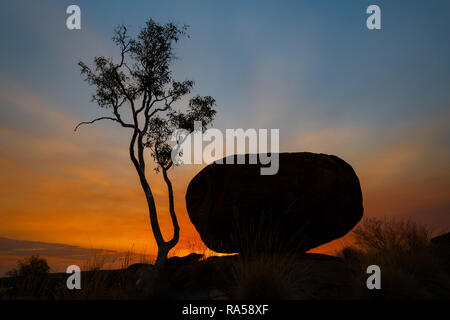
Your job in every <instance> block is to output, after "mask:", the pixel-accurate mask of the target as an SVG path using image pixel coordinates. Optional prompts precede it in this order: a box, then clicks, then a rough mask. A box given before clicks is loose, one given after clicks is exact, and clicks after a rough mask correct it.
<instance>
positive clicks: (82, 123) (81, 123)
mask: <svg viewBox="0 0 450 320" xmlns="http://www.w3.org/2000/svg"><path fill="white" fill-rule="evenodd" d="M100 120H111V121H115V122H118V123H120V121H119V120H117V119H116V118H111V117H100V118H97V119H94V120H92V121H83V122H80V123H79V124H77V126H76V127H75V129H74V130H73V131H77V129H78V127H80V126H82V125H84V124H93V123H94V122H97V121H100Z"/></svg>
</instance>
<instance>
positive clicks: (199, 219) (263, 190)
mask: <svg viewBox="0 0 450 320" xmlns="http://www.w3.org/2000/svg"><path fill="white" fill-rule="evenodd" d="M246 160H247V161H246V164H236V161H235V164H217V163H212V164H210V165H208V166H206V167H205V168H204V169H203V170H202V171H200V173H198V174H197V175H196V176H195V177H194V178H193V179H192V181H191V182H190V183H189V186H188V189H187V193H186V205H187V211H188V214H189V217H190V219H191V221H192V223H193V224H194V226H195V228H196V229H197V231H198V232H199V234H200V236H201V238H202V240H203V242H204V243H205V244H206V245H207V246H208V247H209V248H210V249H212V250H214V251H216V252H223V253H234V252H241V253H247V252H249V251H255V250H256V251H262V250H263V251H264V250H276V251H278V252H280V251H283V252H304V251H307V250H309V249H311V248H314V247H317V246H319V245H321V244H324V243H327V242H329V241H331V240H334V239H337V238H340V237H342V236H343V235H345V234H346V233H347V232H348V231H350V230H351V229H352V228H353V227H354V226H355V225H356V223H357V222H358V221H359V220H360V219H361V217H362V215H363V200H362V194H361V187H360V184H359V180H358V177H357V176H356V174H355V172H354V170H353V169H352V167H351V166H350V165H349V164H348V163H346V162H345V161H344V160H342V159H340V158H338V157H336V156H333V155H326V154H314V153H307V152H299V153H281V154H279V170H278V173H277V174H275V175H261V174H260V173H261V172H260V168H261V164H248V155H247V159H246Z"/></svg>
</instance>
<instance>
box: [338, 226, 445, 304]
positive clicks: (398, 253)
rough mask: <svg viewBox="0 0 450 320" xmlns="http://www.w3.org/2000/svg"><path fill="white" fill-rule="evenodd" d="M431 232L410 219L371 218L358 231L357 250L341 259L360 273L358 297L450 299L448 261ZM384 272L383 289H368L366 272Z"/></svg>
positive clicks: (344, 251) (382, 277) (356, 230)
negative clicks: (376, 269) (374, 269)
mask: <svg viewBox="0 0 450 320" xmlns="http://www.w3.org/2000/svg"><path fill="white" fill-rule="evenodd" d="M430 234H431V232H430V230H428V229H427V228H425V227H423V226H419V225H417V224H416V223H413V222H411V221H407V220H397V219H384V220H380V219H367V220H365V221H364V222H363V223H361V224H360V225H359V226H358V227H357V228H356V229H355V231H354V235H355V240H356V247H348V248H345V249H344V250H343V251H342V252H341V256H342V257H343V258H344V259H345V261H346V262H347V263H349V264H350V265H351V266H352V267H353V268H354V270H355V272H356V273H357V277H356V278H355V289H356V291H355V295H356V296H355V297H356V298H379V299H435V298H448V297H449V296H450V277H449V274H448V273H447V272H446V267H447V266H448V261H445V260H444V259H442V257H441V256H440V255H439V254H438V253H436V252H435V250H434V248H433V247H432V246H431V244H430ZM369 265H378V266H379V267H380V269H381V290H368V289H367V287H366V279H367V277H368V275H367V273H366V269H367V267H368V266H369Z"/></svg>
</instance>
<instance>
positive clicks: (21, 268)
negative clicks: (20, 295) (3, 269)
mask: <svg viewBox="0 0 450 320" xmlns="http://www.w3.org/2000/svg"><path fill="white" fill-rule="evenodd" d="M49 270H50V267H49V266H48V264H47V260H45V259H44V258H41V257H39V256H37V255H34V256H30V257H28V258H24V259H22V260H19V261H17V268H14V269H12V270H10V271H8V272H7V275H9V276H10V277H28V276H43V275H47V274H48V272H49Z"/></svg>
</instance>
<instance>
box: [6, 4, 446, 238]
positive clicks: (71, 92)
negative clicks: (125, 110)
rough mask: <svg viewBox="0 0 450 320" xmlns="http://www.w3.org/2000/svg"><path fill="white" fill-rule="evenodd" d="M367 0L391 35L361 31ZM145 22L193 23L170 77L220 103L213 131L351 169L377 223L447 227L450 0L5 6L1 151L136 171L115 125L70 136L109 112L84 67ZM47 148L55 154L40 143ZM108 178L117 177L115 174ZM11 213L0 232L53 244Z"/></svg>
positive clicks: (16, 159) (21, 161) (25, 163)
mask: <svg viewBox="0 0 450 320" xmlns="http://www.w3.org/2000/svg"><path fill="white" fill-rule="evenodd" d="M69 4H78V5H79V6H80V8H81V13H82V30H81V31H69V30H67V29H66V27H65V20H66V17H67V15H66V13H65V9H66V7H67V6H68V5H69ZM370 4H377V5H379V6H380V7H381V17H382V30H376V31H370V30H368V29H367V28H366V24H365V21H366V18H367V15H366V13H365V11H366V8H367V6H368V5H370ZM150 17H151V18H153V19H155V20H157V21H159V22H166V21H168V20H171V21H174V22H177V23H180V24H182V23H186V24H188V25H190V29H189V30H190V31H189V33H190V36H191V38H190V39H188V40H186V41H182V42H180V43H179V45H177V54H178V56H179V57H180V60H179V61H177V62H176V63H175V65H174V72H175V75H176V76H177V77H179V78H180V79H185V78H192V79H194V80H195V81H196V88H195V93H199V94H202V95H212V96H213V97H214V98H215V99H216V100H217V109H218V115H217V118H216V121H215V126H216V127H218V128H239V127H242V128H250V127H254V128H280V138H281V151H314V152H324V153H332V154H336V155H338V156H340V157H342V158H343V159H345V160H347V161H348V162H349V163H350V164H352V165H353V167H354V168H355V169H356V170H357V173H358V174H359V176H360V179H361V181H362V185H363V191H364V193H365V204H366V213H367V214H368V215H369V216H370V215H382V214H387V215H390V214H397V213H398V214H401V215H412V216H414V217H419V218H418V219H419V220H420V219H422V220H427V219H431V220H432V222H433V224H435V225H445V226H447V227H450V221H449V217H448V214H446V213H448V209H449V208H450V203H449V200H448V199H449V195H450V186H449V184H450V177H449V167H448V163H450V162H449V160H450V159H449V143H450V140H449V136H450V135H449V127H448V120H450V119H449V118H450V113H449V110H450V59H449V57H450V41H449V31H450V2H449V1H445V0H442V1H440V0H434V1H425V0H420V1H363V0H358V1H357V0H352V1H350V0H349V1H318V0H310V1H222V2H219V1H119V0H116V1H23V0H18V1H2V2H1V4H0V34H1V39H2V48H3V50H1V51H0V85H1V88H0V99H1V100H0V103H1V109H0V128H3V131H2V137H0V148H2V151H1V154H0V155H1V156H2V157H3V158H4V159H6V160H8V161H10V162H11V163H15V164H17V165H20V168H21V169H20V170H22V171H23V170H32V171H35V172H39V174H42V175H43V177H47V178H48V179H50V177H53V175H57V174H66V173H65V171H64V170H66V169H65V167H62V166H61V165H60V161H62V162H64V161H63V160H65V159H71V160H70V161H71V162H73V163H75V162H76V163H77V166H79V167H80V168H81V167H83V170H84V169H86V168H88V169H89V170H91V171H92V172H96V171H98V170H99V167H95V164H93V163H92V160H90V159H92V158H95V159H103V160H102V161H103V162H102V161H99V163H101V164H102V165H103V168H105V167H111V168H115V166H116V165H117V166H118V165H119V164H120V166H126V165H128V162H127V159H126V157H125V156H124V154H123V153H121V152H122V151H119V150H121V147H123V144H124V143H125V142H126V140H127V136H124V135H123V134H122V132H121V131H120V130H116V129H117V128H115V127H113V126H112V125H110V124H101V125H99V127H98V129H87V130H86V131H84V132H82V133H80V134H78V135H74V134H73V132H72V129H73V126H74V125H75V124H76V123H77V122H78V121H81V120H86V119H91V118H92V117H94V116H98V115H100V114H101V110H99V109H98V108H97V107H96V106H95V105H94V104H93V103H92V102H90V96H91V94H92V90H91V88H89V87H88V85H87V84H86V83H84V82H83V81H82V78H81V77H80V74H79V68H78V66H77V62H78V61H79V60H83V61H86V62H89V61H92V59H93V57H94V56H96V55H111V56H114V55H115V54H116V53H117V52H116V51H115V48H114V46H113V45H112V42H111V40H110V39H111V36H112V31H113V29H114V27H115V26H116V25H117V24H127V25H128V26H129V27H130V29H131V30H132V31H135V30H137V28H138V27H139V26H140V25H142V24H143V23H144V22H145V20H146V19H147V18H150ZM30 137H33V138H34V139H36V143H34V142H33V145H32V146H30V145H29V144H30V143H31V142H30V141H31V140H30V139H31V138H30ZM56 137H58V138H60V140H61V141H60V140H58V141H55V139H56ZM33 141H34V140H33ZM43 141H47V142H48V143H49V145H50V142H51V145H52V146H53V145H54V147H50V146H49V147H48V150H47V149H43V148H38V147H36V144H39V143H43ZM43 146H45V143H43ZM63 146H64V147H63ZM69 146H70V147H69ZM43 150H44V151H43ZM55 150H56V151H55ZM86 150H87V151H86ZM116 151H117V152H116ZM6 160H5V161H6ZM36 160H38V161H36ZM114 161H115V162H114ZM80 170H81V169H80ZM86 170H87V169H86ZM182 170H183V169H182ZM186 170H188V169H186ZM23 172H25V171H23ZM55 172H56V173H55ZM181 172H182V173H180V176H181V175H184V176H186V175H187V176H192V175H193V174H195V172H194V171H192V172H191V173H190V175H189V174H187V173H186V171H181ZM23 174H24V175H25V173H23ZM128 174H129V175H130V176H132V172H127V173H124V174H123V175H124V177H121V179H123V180H119V181H118V182H117V185H120V184H121V183H122V181H125V180H126V181H129V180H127V179H128V178H127V177H128ZM104 175H105V177H107V179H110V180H111V181H114V178H115V177H116V175H117V172H114V171H113V170H112V169H111V170H110V171H109V172H105V173H104ZM174 175H175V178H176V177H177V174H176V173H174ZM5 176H6V174H5ZM19 176H20V174H19ZM25 176H26V175H25ZM77 179H78V178H77ZM105 179H106V178H105ZM50 180H51V179H50ZM108 181H109V180H108ZM130 181H131V182H129V188H133V186H134V184H133V183H134V182H135V181H134V180H130ZM97 182H98V181H97ZM1 183H2V184H3V186H6V185H11V184H14V183H16V184H17V183H18V178H17V179H16V178H14V177H12V176H11V177H9V176H8V178H3V180H2V181H1ZM89 183H94V182H92V179H91V180H89V179H88V180H87V181H86V185H89ZM100 184H101V183H100ZM33 187H34V188H38V189H39V185H37V186H33ZM184 187H185V184H182V183H181V185H180V187H179V190H178V192H179V194H180V198H181V199H183V198H184V196H183V192H184V190H183V188H184ZM30 188H31V187H30ZM99 188H100V187H99ZM33 190H35V189H33V188H32V189H30V190H28V191H26V192H29V199H34V197H35V196H34V195H33V192H34V191H33ZM102 190H103V189H99V193H100V194H102V192H107V190H106V189H105V190H103V191H102ZM133 190H134V189H133ZM133 192H134V191H133ZM2 196H3V197H6V194H3V195H2ZM60 196H61V195H60ZM80 197H81V196H80ZM72 200H73V199H72ZM76 200H78V201H81V200H82V198H77V199H76ZM30 201H31V200H30ZM41 201H43V202H42V206H44V207H45V206H46V205H48V204H47V203H45V202H44V200H41ZM67 201H68V203H70V201H69V200H67ZM3 209H4V210H3V211H4V213H3V214H4V218H5V221H7V222H8V221H11V223H10V224H8V223H7V224H6V225H7V226H6V227H4V229H1V228H0V235H1V233H2V232H3V235H5V236H6V235H8V236H10V237H19V236H20V237H25V238H27V239H28V238H33V239H38V240H41V239H43V240H58V238H57V237H56V236H55V237H54V238H52V237H50V236H45V235H42V234H40V233H39V232H31V233H30V231H29V229H26V230H28V231H23V230H21V229H20V227H19V226H17V225H15V224H14V219H13V218H12V217H11V215H12V214H11V212H14V211H15V210H16V211H17V214H16V216H21V214H22V217H27V213H24V212H25V211H26V210H25V211H24V209H20V208H18V207H17V206H16V205H14V203H11V204H10V205H8V207H7V209H6V208H3ZM78 209H79V210H81V211H82V210H87V209H83V208H78ZM99 210H100V209H99ZM136 210H137V209H136ZM137 211H138V210H137ZM1 214H2V212H0V215H1ZM118 215H119V213H118ZM8 217H9V218H8ZM424 217H431V218H424ZM49 218H50V219H51V218H53V216H51V215H50V216H49ZM8 219H9V220H8ZM117 219H118V221H119V220H120V221H123V219H125V218H124V217H123V216H118V218H117ZM121 219H122V220H121ZM431 220H430V221H431ZM29 228H31V226H30V227H29ZM24 230H25V229H24ZM27 232H28V233H27ZM62 240H64V239H62ZM68 242H70V243H73V244H80V242H79V241H78V242H77V241H75V240H68Z"/></svg>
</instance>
